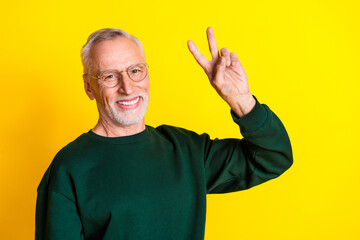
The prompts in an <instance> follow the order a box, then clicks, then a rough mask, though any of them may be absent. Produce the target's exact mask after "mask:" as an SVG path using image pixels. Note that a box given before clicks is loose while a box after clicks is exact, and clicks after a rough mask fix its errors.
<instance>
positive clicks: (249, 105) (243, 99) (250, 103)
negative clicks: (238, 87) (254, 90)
mask: <svg viewBox="0 0 360 240" xmlns="http://www.w3.org/2000/svg"><path fill="white" fill-rule="evenodd" d="M255 104H256V100H255V98H254V97H253V96H252V94H251V93H250V94H248V95H243V96H238V97H236V98H235V99H234V101H233V102H231V103H230V102H229V105H230V107H231V109H232V110H233V112H234V113H235V114H236V115H237V116H238V117H239V118H241V117H243V116H245V115H246V114H248V113H250V112H251V110H253V109H254V107H255Z"/></svg>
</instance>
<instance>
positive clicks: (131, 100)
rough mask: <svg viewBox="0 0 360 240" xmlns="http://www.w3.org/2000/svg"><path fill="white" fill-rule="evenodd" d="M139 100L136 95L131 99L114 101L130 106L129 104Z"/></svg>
mask: <svg viewBox="0 0 360 240" xmlns="http://www.w3.org/2000/svg"><path fill="white" fill-rule="evenodd" d="M139 100H140V97H139V96H138V97H136V98H133V99H129V100H119V101H116V103H118V104H120V105H123V106H131V105H135V104H137V103H138V102H139Z"/></svg>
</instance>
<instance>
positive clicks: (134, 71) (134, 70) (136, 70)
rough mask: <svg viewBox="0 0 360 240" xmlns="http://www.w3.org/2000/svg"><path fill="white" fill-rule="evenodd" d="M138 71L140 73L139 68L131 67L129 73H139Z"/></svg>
mask: <svg viewBox="0 0 360 240" xmlns="http://www.w3.org/2000/svg"><path fill="white" fill-rule="evenodd" d="M139 73H141V69H140V68H135V69H131V74H139Z"/></svg>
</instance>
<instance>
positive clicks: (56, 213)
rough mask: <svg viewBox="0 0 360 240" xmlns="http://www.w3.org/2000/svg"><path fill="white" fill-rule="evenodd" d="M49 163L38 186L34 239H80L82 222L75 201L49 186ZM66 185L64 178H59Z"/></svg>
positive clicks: (81, 236)
mask: <svg viewBox="0 0 360 240" xmlns="http://www.w3.org/2000/svg"><path fill="white" fill-rule="evenodd" d="M50 170H51V165H50V167H49V169H48V170H47V171H46V173H45V175H44V177H43V179H42V180H41V182H40V185H39V187H38V195H37V201H36V217H35V240H57V239H59V240H60V239H61V240H63V239H67V240H82V239H84V236H83V232H82V224H81V221H80V217H79V214H78V209H77V204H76V202H75V201H74V200H73V199H71V198H69V197H67V196H65V195H64V194H61V193H58V192H56V191H53V190H51V189H50V188H49V183H48V181H49V174H50ZM61 182H63V183H64V185H67V183H66V179H61Z"/></svg>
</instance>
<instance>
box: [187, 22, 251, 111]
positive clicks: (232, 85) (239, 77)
mask: <svg viewBox="0 0 360 240" xmlns="http://www.w3.org/2000/svg"><path fill="white" fill-rule="evenodd" d="M207 38H208V43H209V49H210V53H211V56H212V60H211V61H209V60H208V59H207V58H206V57H205V56H204V55H203V54H202V53H201V52H200V51H199V49H198V48H197V47H196V46H195V44H194V43H193V42H192V41H191V40H189V41H188V47H189V50H190V52H191V53H192V55H193V56H194V58H195V60H196V61H197V62H198V63H199V65H200V66H201V67H202V68H203V69H204V71H205V73H206V75H207V76H208V78H209V80H210V83H211V85H212V86H213V87H214V88H215V90H216V91H217V93H218V94H219V95H220V97H221V98H222V99H224V100H225V101H226V102H227V103H228V104H229V105H230V107H231V109H232V110H233V111H234V112H235V113H236V115H238V117H242V116H244V115H246V114H247V113H249V112H250V111H251V110H252V109H253V108H254V106H255V103H256V101H255V99H254V98H253V96H252V94H251V93H250V90H249V85H248V79H247V75H246V72H245V69H244V68H243V66H242V65H241V63H240V61H239V59H238V57H237V55H236V54H235V53H233V52H232V53H230V52H229V50H228V49H227V48H222V49H221V55H220V54H219V49H218V47H217V45H216V41H215V36H214V31H213V29H212V28H208V29H207Z"/></svg>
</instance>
